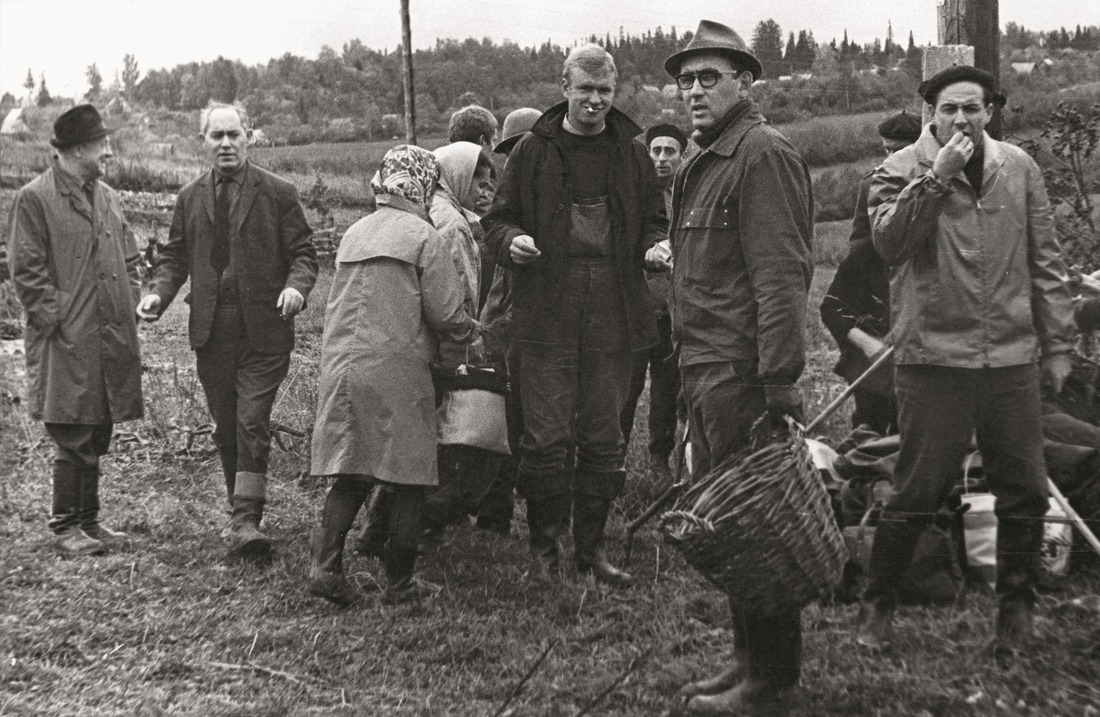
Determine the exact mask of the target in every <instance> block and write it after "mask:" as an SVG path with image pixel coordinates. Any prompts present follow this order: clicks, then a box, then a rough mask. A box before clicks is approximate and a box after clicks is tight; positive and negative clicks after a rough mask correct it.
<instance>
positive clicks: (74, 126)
mask: <svg viewBox="0 0 1100 717" xmlns="http://www.w3.org/2000/svg"><path fill="white" fill-rule="evenodd" d="M112 132H114V130H113V129H107V128H106V127H104V126H103V118H102V117H100V116H99V110H97V109H96V108H95V107H93V106H91V105H77V106H76V107H73V108H72V109H71V110H66V111H65V112H63V113H62V114H61V116H60V117H58V118H57V120H56V121H55V122H54V123H53V135H54V136H53V139H51V140H50V144H52V145H53V146H54V147H57V148H58V149H64V148H65V147H72V146H73V145H74V144H81V143H83V142H94V141H95V140H97V139H100V138H102V137H106V136H107V135H109V134H111V133H112Z"/></svg>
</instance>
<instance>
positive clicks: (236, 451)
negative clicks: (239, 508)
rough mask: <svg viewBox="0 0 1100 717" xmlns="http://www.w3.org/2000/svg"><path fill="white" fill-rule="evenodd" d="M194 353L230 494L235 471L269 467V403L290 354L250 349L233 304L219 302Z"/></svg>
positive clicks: (257, 470)
mask: <svg viewBox="0 0 1100 717" xmlns="http://www.w3.org/2000/svg"><path fill="white" fill-rule="evenodd" d="M195 356H196V364H197V366H198V374H199V382H200V383H202V388H203V391H204V392H205V393H206V403H207V405H208V406H209V407H210V415H211V416H212V417H213V419H214V424H215V428H214V445H215V446H217V448H218V455H219V457H220V458H221V461H222V468H223V470H224V471H225V476H226V484H227V487H228V488H229V494H230V497H232V495H233V490H232V482H233V479H234V476H235V474H236V473H237V472H238V471H241V472H248V473H257V474H261V475H262V474H266V473H267V460H268V455H269V454H270V453H271V409H272V407H273V406H274V405H275V398H276V396H277V395H278V393H279V386H280V385H281V384H282V382H283V379H284V378H286V374H287V371H288V370H289V369H290V354H289V353H280V354H269V353H260V352H259V351H255V350H253V349H251V348H250V347H249V345H248V340H247V339H246V337H245V334H244V324H243V322H242V321H241V317H240V312H239V310H238V308H237V305H236V304H230V305H228V306H226V305H222V304H219V305H218V307H217V309H216V310H215V314H214V326H213V329H212V330H211V335H210V341H209V343H207V344H206V345H205V346H203V347H202V348H200V349H198V350H197V351H196V352H195Z"/></svg>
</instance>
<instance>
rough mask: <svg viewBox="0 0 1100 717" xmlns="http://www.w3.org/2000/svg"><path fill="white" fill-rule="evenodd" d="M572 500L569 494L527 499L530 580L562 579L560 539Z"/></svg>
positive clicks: (547, 580) (528, 574) (548, 580)
mask: <svg viewBox="0 0 1100 717" xmlns="http://www.w3.org/2000/svg"><path fill="white" fill-rule="evenodd" d="M569 503H570V498H569V496H568V495H567V494H561V495H554V496H549V497H541V498H528V499H527V530H528V533H529V536H528V544H529V549H530V553H531V569H530V570H529V571H528V573H527V577H528V578H530V579H532V580H534V581H536V582H550V581H554V580H557V579H558V578H559V577H560V570H561V551H560V548H559V546H558V538H560V537H561V536H562V534H563V533H565V528H566V525H567V523H568V520H569Z"/></svg>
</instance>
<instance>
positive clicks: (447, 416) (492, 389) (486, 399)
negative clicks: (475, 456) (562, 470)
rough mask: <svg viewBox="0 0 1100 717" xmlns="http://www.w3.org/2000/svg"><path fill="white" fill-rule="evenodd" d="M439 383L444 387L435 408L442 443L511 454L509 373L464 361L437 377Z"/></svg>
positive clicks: (438, 384)
mask: <svg viewBox="0 0 1100 717" xmlns="http://www.w3.org/2000/svg"><path fill="white" fill-rule="evenodd" d="M467 358H468V353H467ZM436 386H437V388H438V389H441V390H443V391H444V393H443V401H442V402H441V403H440V405H439V408H438V409H436V422H437V425H438V434H437V436H438V442H439V445H441V446H446V445H462V446H473V447H475V448H483V449H485V450H487V451H493V452H494V453H502V454H504V455H511V452H512V451H511V449H510V448H509V447H508V421H507V420H506V418H505V411H504V403H505V400H504V399H505V396H506V395H507V393H508V378H507V376H505V375H504V374H503V373H502V372H500V371H497V370H496V369H495V368H494V367H490V366H478V365H473V364H469V363H465V364H461V365H459V366H458V367H457V368H456V369H455V371H454V373H453V374H451V375H447V376H439V377H437V380H436Z"/></svg>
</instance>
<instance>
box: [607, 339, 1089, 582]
mask: <svg viewBox="0 0 1100 717" xmlns="http://www.w3.org/2000/svg"><path fill="white" fill-rule="evenodd" d="M893 355H894V347H893V346H889V347H887V348H886V350H885V351H883V352H882V353H881V354H879V356H878V358H876V359H875V361H874V363H872V364H871V365H870V367H869V368H868V369H867V370H866V371H864V372H863V373H862V374H860V376H859V378H857V379H856V380H855V381H852V383H851V384H850V385H849V386H848V388H846V389H844V393H842V394H840V395H839V396H837V397H836V400H834V401H833V402H832V403H830V404H829V405H828V406H826V407H825V408H824V410H822V411H821V413H820V414H818V416H817V418H815V419H814V420H813V421H811V422H810V424H809V425H808V426H806V428H804V429H803V433H806V434H809V432H810V431H812V430H813V429H815V428H817V427H818V426H820V425H821V423H822V422H823V421H824V420H825V419H826V418H828V417H829V416H831V415H833V414H834V413H836V409H838V408H840V407H841V406H842V405H844V402H845V401H847V400H848V397H849V396H851V395H852V393H853V392H854V391H855V390H856V389H857V388H859V385H860V384H861V383H863V381H864V379H866V378H867V377H868V376H870V375H871V374H872V373H874V372H875V371H876V370H878V368H879V367H880V366H882V365H883V364H885V363H886V362H887V361H889V360H890V357H891V356H893ZM685 444H686V441H685ZM683 466H684V460H681V461H680V470H679V472H678V475H677V476H676V482H675V483H673V484H672V485H670V486H669V487H668V488H666V489H665V492H664V493H661V495H660V496H658V497H657V500H655V501H653V502H652V503H651V504H650V505H649V507H648V508H646V509H645V510H644V511H642V514H641V515H639V516H638V517H637V518H635V519H634V520H632V521H630V522H629V523H627V526H626V540H625V541H623V559H624V560H630V554H631V552H632V551H633V549H634V534H635V533H637V532H638V530H639V529H640V528H641V527H642V526H643V525H645V524H646V523H648V522H649V521H650V519H652V518H653V516H655V515H657V513H658V511H660V510H661V508H662V507H663V506H664V505H665V504H666V503H667V502H668V501H670V500H672V499H673V498H674V497H675V496H676V494H677V493H679V492H680V491H681V490H683V489H684V488H685V487H686V486H687V481H686V480H684V479H683V478H682V475H683ZM1066 515H1069V513H1068V512H1067V513H1066Z"/></svg>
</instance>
